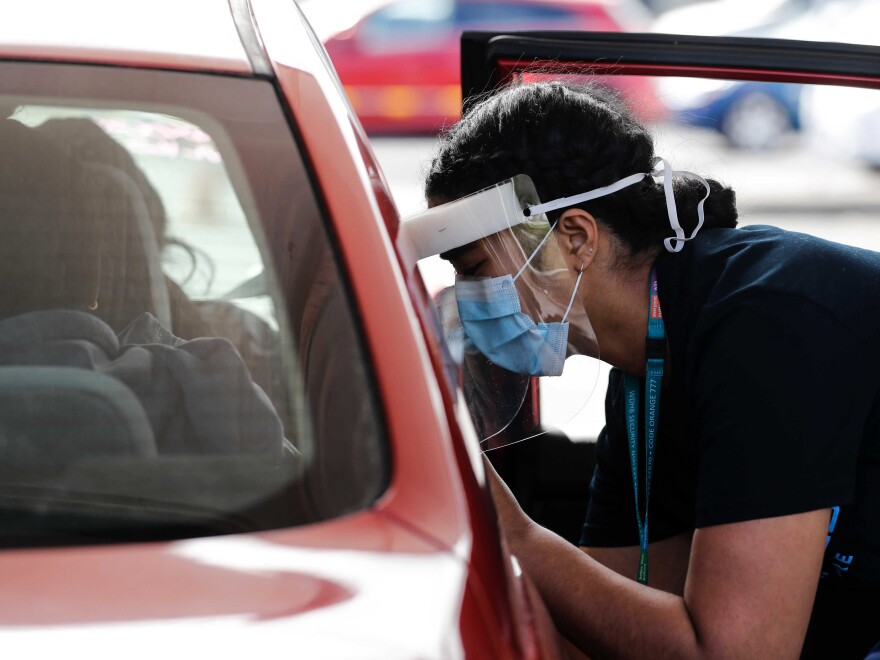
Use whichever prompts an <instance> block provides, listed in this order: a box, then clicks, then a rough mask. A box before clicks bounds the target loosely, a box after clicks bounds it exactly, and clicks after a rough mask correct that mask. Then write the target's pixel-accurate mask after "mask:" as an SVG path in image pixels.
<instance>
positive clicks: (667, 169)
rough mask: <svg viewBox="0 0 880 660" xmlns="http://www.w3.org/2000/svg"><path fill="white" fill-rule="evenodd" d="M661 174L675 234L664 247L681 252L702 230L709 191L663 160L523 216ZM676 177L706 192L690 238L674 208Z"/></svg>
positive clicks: (533, 208) (706, 185) (531, 209)
mask: <svg viewBox="0 0 880 660" xmlns="http://www.w3.org/2000/svg"><path fill="white" fill-rule="evenodd" d="M661 174H662V175H663V192H664V195H665V196H666V213H667V216H668V217H669V226H670V227H671V228H672V231H673V232H674V233H675V236H670V237H669V238H666V239H664V240H663V245H664V246H665V247H666V250H667V251H668V252H681V249H682V248H683V247H684V244H685V242H686V241H689V240H691V239H693V238H694V237H695V236H696V235H697V232H698V231H700V229H701V228H702V227H703V222H704V220H705V216H704V213H703V204H704V203H705V201H706V199H708V197H709V192H710V188H709V183H708V182H707V181H706V179H704V178H703V177H701V176H700V175H699V174H694V173H693V172H688V171H686V170H673V169H672V166H671V165H670V164H669V162H668V161H666V160H664V159H663V158H655V159H654V169H653V170H652V171H651V172H640V173H638V174H631V175H630V176H628V177H625V178H623V179H620V181H616V182H615V183H612V184H611V185H608V186H604V187H602V188H595V189H593V190H590V191H588V192H585V193H580V194H578V195H572V196H571V197H561V198H560V199H555V200H553V201H552V202H546V203H544V204H537V205H536V206H530V207H528V208H527V209H526V210H525V214H526V215H538V214H540V213H547V212H549V211H555V210H557V209H561V208H566V207H568V206H574V205H575V204H582V203H583V202H588V201H590V200H591V199H597V198H599V197H604V196H605V195H611V194H612V193H616V192H617V191H618V190H623V189H624V188H626V187H628V186H631V185H633V184H634V183H638V182H639V181H641V180H642V179H644V178H645V177H646V176H653V177H659V176H660V175H661ZM676 175H677V176H684V177H689V178H692V179H696V180H697V181H699V182H700V183H702V184H703V187H704V188H705V189H706V194H705V195H703V198H702V199H701V200H700V203H699V204H697V226H696V227H694V230H693V231H692V232H691V235H690V236H686V235H685V233H684V229H683V228H682V226H681V223H680V222H679V221H678V210H677V209H676V208H675V195H674V193H673V190H672V179H673V177H674V176H676Z"/></svg>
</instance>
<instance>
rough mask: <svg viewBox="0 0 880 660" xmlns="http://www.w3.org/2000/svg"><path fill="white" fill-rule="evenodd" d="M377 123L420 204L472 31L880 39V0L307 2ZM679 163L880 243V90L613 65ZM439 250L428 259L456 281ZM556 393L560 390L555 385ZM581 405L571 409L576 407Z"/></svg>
mask: <svg viewBox="0 0 880 660" xmlns="http://www.w3.org/2000/svg"><path fill="white" fill-rule="evenodd" d="M300 5H301V7H302V9H303V11H304V13H305V14H306V16H307V17H308V18H309V20H310V22H311V23H312V25H313V27H314V28H315V30H316V32H317V33H318V36H319V38H320V39H321V40H322V41H323V42H324V44H325V45H326V47H327V50H328V53H329V54H330V58H331V60H332V62H333V64H334V66H335V67H336V69H337V71H338V73H339V76H340V79H341V80H342V83H343V85H344V87H345V90H346V93H347V94H348V97H349V100H350V102H351V104H352V107H353V109H354V110H355V112H356V113H357V114H358V116H359V117H360V119H361V122H362V123H363V125H364V127H365V129H366V130H367V132H368V135H369V136H370V140H371V143H372V145H373V148H374V150H375V152H376V155H377V157H378V158H379V161H380V163H381V165H382V167H383V170H384V172H385V175H386V177H387V179H388V182H389V184H390V186H391V189H392V193H393V195H394V198H395V202H396V204H397V206H398V209H399V210H400V212H401V214H403V215H407V214H409V213H412V212H414V211H417V210H419V209H420V208H423V207H424V205H425V203H424V199H423V197H422V182H423V176H424V173H425V171H426V170H427V167H428V165H429V163H430V159H431V156H432V154H433V152H434V150H435V148H436V144H437V136H438V135H439V133H440V132H441V131H442V130H443V128H444V127H446V126H449V125H450V124H452V123H453V122H455V121H456V120H457V119H458V117H459V110H460V105H461V96H460V89H459V67H460V62H459V35H460V34H461V32H462V31H463V30H526V29H541V30H597V31H622V32H658V33H669V34H690V35H730V36H753V37H778V38H787V39H801V40H808V41H831V42H843V43H861V44H869V45H880V31H878V30H877V26H878V25H880V0H711V1H709V2H706V1H702V2H694V1H693V0H501V1H495V0H300ZM599 82H600V83H601V84H605V85H607V86H608V87H611V88H612V89H614V90H616V91H617V92H618V93H619V94H620V95H621V96H622V98H623V99H624V100H625V101H626V102H627V103H628V105H629V107H630V108H631V110H632V112H633V114H635V115H636V116H637V117H638V118H639V119H641V120H642V121H644V122H646V123H647V124H649V125H650V127H651V129H652V132H653V133H654V135H655V137H656V140H657V153H658V154H659V155H662V156H663V157H665V158H667V159H668V160H670V161H671V162H672V163H673V164H674V166H675V168H676V169H687V170H690V171H693V172H698V173H701V174H703V175H705V176H711V177H712V178H715V179H718V180H720V181H722V182H724V183H726V184H728V185H731V186H733V187H734V188H735V189H736V191H737V196H738V201H739V208H740V220H741V223H742V224H773V225H777V226H783V227H786V228H788V229H794V230H797V231H806V232H808V233H812V234H816V235H819V236H823V237H825V238H829V239H831V240H836V241H839V242H843V243H849V244H854V245H860V246H863V247H869V248H871V249H875V250H880V185H878V184H880V94H878V92H877V91H875V90H868V89H854V88H846V87H834V86H812V85H798V84H779V83H741V82H732V81H724V80H710V79H699V78H657V77H652V78H645V77H633V76H608V77H607V78H606V79H602V80H600V81H599ZM444 268H445V265H444V264H443V263H435V264H433V265H432V266H431V267H430V268H428V269H426V270H424V271H423V274H424V276H425V279H426V282H427V284H428V286H429V288H431V289H434V290H439V289H440V288H442V287H443V286H444V285H445V283H447V282H448V281H449V273H448V272H445V271H444ZM606 377H607V368H605V367H603V368H602V369H601V370H600V373H599V374H598V376H597V377H596V378H595V379H593V377H592V376H590V379H591V380H595V381H596V386H595V387H596V389H595V392H596V394H595V395H594V396H593V397H592V398H591V399H590V401H589V403H588V404H587V406H586V408H585V409H583V410H579V411H574V412H572V411H571V410H564V411H555V410H544V411H542V412H543V414H544V416H545V420H544V421H545V422H547V423H549V424H550V425H555V426H558V427H560V428H561V429H562V430H563V431H564V432H566V433H567V434H568V435H569V436H570V437H572V438H573V439H576V440H591V439H593V438H595V436H596V434H597V433H598V431H599V430H600V429H601V426H602V423H603V407H602V406H603V399H604V396H603V393H604V379H605V378H606ZM547 398H548V399H551V398H552V397H547ZM575 413H576V414H575Z"/></svg>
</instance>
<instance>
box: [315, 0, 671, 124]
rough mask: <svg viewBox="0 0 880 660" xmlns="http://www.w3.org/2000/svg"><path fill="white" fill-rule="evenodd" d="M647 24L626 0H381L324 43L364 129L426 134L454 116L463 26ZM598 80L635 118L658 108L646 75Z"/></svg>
mask: <svg viewBox="0 0 880 660" xmlns="http://www.w3.org/2000/svg"><path fill="white" fill-rule="evenodd" d="M309 7H310V5H308V4H307V5H306V13H307V14H308V13H309V11H310V9H309ZM374 7H375V5H374ZM647 24H648V20H647V17H646V14H645V8H644V7H643V6H642V5H641V4H639V3H637V2H630V1H629V0H503V1H501V2H499V1H498V0H394V1H390V0H389V1H386V2H382V3H380V6H379V7H378V8H374V9H373V10H372V11H370V12H369V13H367V14H366V15H364V16H363V17H362V18H361V19H360V20H358V21H357V22H356V23H355V24H354V25H351V26H350V27H347V28H345V29H343V30H342V31H340V32H338V33H336V34H332V35H324V45H325V46H326V48H327V52H328V53H329V55H330V59H331V60H332V61H333V65H334V67H335V68H336V70H337V72H338V73H339V77H340V79H341V80H342V83H343V85H344V86H345V91H346V93H347V94H348V96H349V98H350V100H351V103H352V105H353V106H354V109H355V111H356V112H357V115H358V117H359V118H360V120H361V123H362V124H363V125H364V128H365V129H366V130H367V131H369V132H371V133H427V134H430V133H436V132H437V131H438V130H439V129H441V128H442V127H444V126H448V125H449V124H451V123H453V122H454V121H456V120H457V119H458V118H459V116H460V110H461V90H460V79H461V63H460V62H461V57H460V52H459V51H460V47H459V39H460V37H461V33H462V32H463V31H464V30H499V31H508V32H509V31H517V30H566V31H568V30H571V31H596V32H622V31H639V30H642V29H644V28H645V27H646V26H647ZM606 80H607V83H608V85H609V86H610V87H612V88H613V89H616V90H618V91H619V92H621V93H622V95H623V97H624V98H625V99H626V100H627V102H628V103H629V105H630V106H631V107H632V108H633V110H634V111H635V113H636V114H637V115H638V116H639V117H640V118H642V119H644V120H653V119H656V118H657V117H658V116H659V114H660V113H661V112H662V108H661V104H660V103H659V101H658V99H657V97H656V95H655V93H654V90H653V87H652V85H651V81H650V80H648V79H646V78H641V77H637V76H629V77H621V76H611V77H608V78H607V79H606Z"/></svg>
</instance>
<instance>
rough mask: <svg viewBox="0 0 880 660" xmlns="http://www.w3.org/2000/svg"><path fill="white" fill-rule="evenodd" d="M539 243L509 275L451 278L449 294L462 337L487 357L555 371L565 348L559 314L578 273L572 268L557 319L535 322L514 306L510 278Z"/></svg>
mask: <svg viewBox="0 0 880 660" xmlns="http://www.w3.org/2000/svg"><path fill="white" fill-rule="evenodd" d="M551 233H552V229H551ZM549 235H550V234H548V236H549ZM544 240H546V237H545V239H544ZM542 245H543V241H542V243H541V245H539V246H538V248H537V249H536V250H535V252H534V253H533V254H532V256H531V257H529V259H528V261H527V262H526V264H525V265H524V266H523V267H522V268H521V269H520V271H519V272H518V273H517V274H516V275H515V276H511V275H504V276H502V277H487V278H482V279H471V278H461V277H459V278H456V281H455V299H456V301H457V303H458V315H459V317H460V319H461V324H462V327H463V328H464V331H465V334H466V336H467V338H468V339H469V340H470V341H471V342H473V345H474V346H475V347H476V348H477V350H479V351H480V353H482V354H483V355H485V356H486V357H487V358H488V359H489V360H491V361H492V362H494V363H495V364H497V365H498V366H500V367H504V368H505V369H507V370H508V371H513V372H514V373H519V374H524V375H528V376H559V375H560V374H561V373H562V368H563V366H564V364H565V357H566V351H567V348H568V323H566V321H565V319H566V318H568V313H569V312H570V311H571V307H572V304H573V303H574V298H575V294H576V293H577V289H578V285H579V284H580V281H581V275H582V274H583V273H582V272H581V273H578V277H577V280H576V281H575V285H574V290H573V291H572V294H571V300H570V301H569V303H568V308H567V309H566V310H565V314H564V315H563V317H562V320H561V321H558V322H552V323H535V321H534V320H532V318H531V317H529V316H528V315H527V314H525V313H524V312H523V311H522V308H521V307H520V302H519V294H518V293H517V291H516V284H515V282H516V280H517V278H519V276H520V275H522V273H523V271H524V270H525V269H526V267H527V266H528V264H529V261H531V260H532V258H533V257H534V255H535V254H537V252H538V250H540V249H541V246H542Z"/></svg>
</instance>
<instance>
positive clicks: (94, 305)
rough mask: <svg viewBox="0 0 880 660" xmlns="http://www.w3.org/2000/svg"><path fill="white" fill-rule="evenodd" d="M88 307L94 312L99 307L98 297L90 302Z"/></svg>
mask: <svg viewBox="0 0 880 660" xmlns="http://www.w3.org/2000/svg"><path fill="white" fill-rule="evenodd" d="M86 307H87V308H88V310H89V311H90V312H94V311H95V310H96V309H98V299H97V298H95V299H94V300H93V301H92V302H91V303H90V304H88V305H86Z"/></svg>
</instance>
